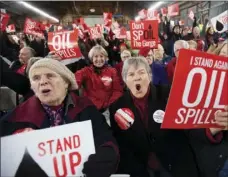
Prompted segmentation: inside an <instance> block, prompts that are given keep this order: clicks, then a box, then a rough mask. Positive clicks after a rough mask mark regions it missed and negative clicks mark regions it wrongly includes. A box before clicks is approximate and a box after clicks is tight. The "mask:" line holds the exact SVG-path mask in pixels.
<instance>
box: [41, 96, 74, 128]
mask: <svg viewBox="0 0 228 177" xmlns="http://www.w3.org/2000/svg"><path fill="white" fill-rule="evenodd" d="M64 102H65V104H64V103H62V104H61V105H58V106H48V105H45V104H42V106H43V108H44V110H45V112H46V113H47V115H48V118H49V121H50V126H51V127H55V126H58V125H62V124H65V123H66V122H65V120H64V118H63V116H66V114H67V112H68V109H69V107H70V106H71V105H73V106H74V103H73V100H72V98H71V96H70V95H67V96H66V99H65V101H64ZM64 105H65V107H64Z"/></svg>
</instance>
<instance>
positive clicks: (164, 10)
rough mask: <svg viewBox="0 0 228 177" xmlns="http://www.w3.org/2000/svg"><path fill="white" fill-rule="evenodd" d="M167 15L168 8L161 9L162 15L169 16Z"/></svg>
mask: <svg viewBox="0 0 228 177" xmlns="http://www.w3.org/2000/svg"><path fill="white" fill-rule="evenodd" d="M167 13H168V9H167V8H166V7H163V8H161V14H162V15H163V16H165V15H167Z"/></svg>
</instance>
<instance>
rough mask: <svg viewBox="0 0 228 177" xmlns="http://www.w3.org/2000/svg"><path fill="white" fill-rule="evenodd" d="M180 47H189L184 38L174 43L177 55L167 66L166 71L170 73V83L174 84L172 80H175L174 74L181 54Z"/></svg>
mask: <svg viewBox="0 0 228 177" xmlns="http://www.w3.org/2000/svg"><path fill="white" fill-rule="evenodd" d="M180 49H189V44H188V42H186V41H184V40H178V41H176V42H175V43H174V54H175V57H174V58H173V59H172V60H171V61H170V62H169V63H168V65H167V67H166V71H167V74H168V78H169V82H170V84H172V82H173V76H174V72H175V67H176V62H177V58H178V56H179V51H180Z"/></svg>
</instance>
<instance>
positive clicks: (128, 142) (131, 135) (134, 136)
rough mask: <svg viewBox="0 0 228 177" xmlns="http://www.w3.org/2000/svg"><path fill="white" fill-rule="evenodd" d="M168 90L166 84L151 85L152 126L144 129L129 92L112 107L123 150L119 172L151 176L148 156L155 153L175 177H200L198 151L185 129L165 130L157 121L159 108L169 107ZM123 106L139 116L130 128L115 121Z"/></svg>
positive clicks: (117, 133)
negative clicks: (124, 127)
mask: <svg viewBox="0 0 228 177" xmlns="http://www.w3.org/2000/svg"><path fill="white" fill-rule="evenodd" d="M168 92H169V89H167V88H165V87H154V86H151V92H150V95H149V98H148V107H149V108H148V110H149V112H148V115H149V120H148V127H149V128H148V129H145V128H144V125H143V123H142V121H141V119H140V118H139V111H138V110H137V108H136V107H135V105H134V104H133V100H132V97H131V94H130V93H129V92H126V93H125V94H124V95H123V96H122V97H121V98H119V99H118V100H117V101H116V102H115V103H114V104H113V105H112V106H111V107H110V122H111V126H112V128H113V131H114V136H115V138H116V139H117V142H118V144H119V149H120V164H119V169H118V173H127V174H131V177H148V176H149V175H148V173H147V164H148V156H149V153H150V152H154V153H155V154H156V155H157V157H158V158H159V160H160V162H161V164H162V166H163V167H164V168H165V169H166V170H167V171H169V172H170V174H171V175H172V176H173V177H198V170H197V167H196V162H195V158H194V154H193V152H192V149H191V147H190V145H189V142H188V139H187V137H186V134H185V131H183V130H168V129H164V130H162V129H160V126H161V124H159V123H156V122H155V121H154V120H153V114H154V112H155V111H156V110H165V107H166V102H167V98H168ZM120 108H129V109H130V110H131V111H132V112H133V114H134V117H135V119H134V123H133V124H132V126H131V127H130V128H129V129H127V130H122V129H120V127H119V126H118V124H117V123H116V121H115V116H114V115H115V113H116V111H117V110H118V109H120Z"/></svg>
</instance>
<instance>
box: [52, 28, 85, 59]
mask: <svg viewBox="0 0 228 177" xmlns="http://www.w3.org/2000/svg"><path fill="white" fill-rule="evenodd" d="M77 41H78V30H73V31H59V32H54V33H48V47H49V49H50V50H51V51H55V53H56V54H57V55H59V56H60V57H61V58H62V59H63V60H64V59H70V58H80V57H81V56H82V54H81V51H80V49H79V47H78V43H77Z"/></svg>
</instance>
